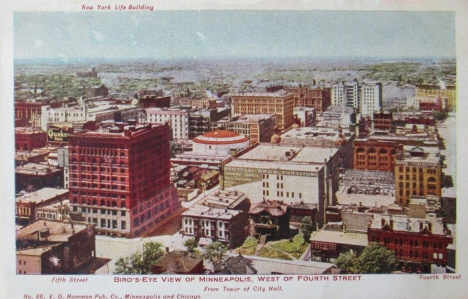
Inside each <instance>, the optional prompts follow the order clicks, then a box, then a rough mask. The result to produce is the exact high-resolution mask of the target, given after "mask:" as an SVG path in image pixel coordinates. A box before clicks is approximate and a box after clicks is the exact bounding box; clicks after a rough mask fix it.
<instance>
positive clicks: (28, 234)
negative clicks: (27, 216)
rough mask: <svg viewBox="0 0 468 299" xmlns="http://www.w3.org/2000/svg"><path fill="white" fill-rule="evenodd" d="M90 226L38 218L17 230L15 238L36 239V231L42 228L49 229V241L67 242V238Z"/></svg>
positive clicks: (40, 230)
mask: <svg viewBox="0 0 468 299" xmlns="http://www.w3.org/2000/svg"><path fill="white" fill-rule="evenodd" d="M88 227H89V228H91V229H92V227H91V226H86V225H83V224H73V225H72V224H70V223H68V222H59V221H49V220H42V219H41V220H38V221H36V222H34V223H32V224H30V225H28V226H25V227H23V228H22V229H20V230H18V232H17V234H16V239H34V240H37V233H39V232H42V231H44V230H48V231H49V235H48V236H47V241H51V242H67V241H68V238H69V237H71V236H73V235H74V234H77V233H79V232H81V231H83V230H86V229H88Z"/></svg>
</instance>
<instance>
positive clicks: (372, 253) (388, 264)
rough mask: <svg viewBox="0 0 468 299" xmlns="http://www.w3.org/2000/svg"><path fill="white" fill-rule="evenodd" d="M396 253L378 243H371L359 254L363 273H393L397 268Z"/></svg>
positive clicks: (360, 267)
mask: <svg viewBox="0 0 468 299" xmlns="http://www.w3.org/2000/svg"><path fill="white" fill-rule="evenodd" d="M396 266H397V259H396V256H395V253H394V252H393V251H391V250H388V249H387V248H385V247H383V246H380V245H379V244H377V243H370V244H369V245H368V246H367V247H366V248H365V249H364V250H363V252H362V253H361V255H360V256H359V269H360V271H359V272H361V273H368V274H377V273H391V272H393V271H395V270H396Z"/></svg>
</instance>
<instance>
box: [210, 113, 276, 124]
mask: <svg viewBox="0 0 468 299" xmlns="http://www.w3.org/2000/svg"><path fill="white" fill-rule="evenodd" d="M272 117H275V115H274V114H233V115H232V116H231V118H229V117H223V118H222V119H220V120H218V121H217V122H215V123H229V124H243V123H251V122H259V121H262V120H265V119H270V118H272Z"/></svg>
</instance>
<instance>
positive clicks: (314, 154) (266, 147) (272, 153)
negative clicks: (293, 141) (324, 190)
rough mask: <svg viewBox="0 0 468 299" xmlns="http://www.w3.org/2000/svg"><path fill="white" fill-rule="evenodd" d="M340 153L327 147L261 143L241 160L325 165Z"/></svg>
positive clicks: (241, 157)
mask: <svg viewBox="0 0 468 299" xmlns="http://www.w3.org/2000/svg"><path fill="white" fill-rule="evenodd" d="M337 152H338V149H335V148H327V147H302V146H291V145H277V144H269V143H260V144H259V145H258V146H257V147H255V148H254V149H252V150H250V151H248V152H247V153H245V154H243V155H242V156H240V157H238V159H237V160H236V161H239V160H254V161H255V160H258V161H264V162H265V161H269V162H283V163H288V162H304V163H312V164H313V163H315V164H324V161H325V160H327V161H328V160H329V159H330V157H332V156H334V155H335V154H336V153H337Z"/></svg>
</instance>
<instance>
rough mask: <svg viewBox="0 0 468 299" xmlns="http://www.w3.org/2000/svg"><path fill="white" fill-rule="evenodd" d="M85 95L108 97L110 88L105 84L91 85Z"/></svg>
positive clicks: (86, 89)
mask: <svg viewBox="0 0 468 299" xmlns="http://www.w3.org/2000/svg"><path fill="white" fill-rule="evenodd" d="M84 95H85V96H86V97H88V98H94V97H107V96H108V95H109V88H107V87H106V86H105V85H104V84H101V85H95V86H90V87H87V88H85V90H84Z"/></svg>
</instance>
